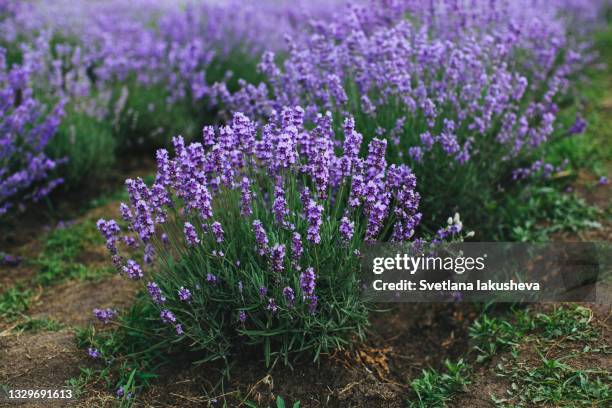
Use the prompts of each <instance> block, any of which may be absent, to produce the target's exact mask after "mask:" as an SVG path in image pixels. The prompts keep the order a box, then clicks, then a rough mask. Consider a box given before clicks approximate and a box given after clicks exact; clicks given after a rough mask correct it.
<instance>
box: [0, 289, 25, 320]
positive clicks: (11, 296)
mask: <svg viewBox="0 0 612 408" xmlns="http://www.w3.org/2000/svg"><path fill="white" fill-rule="evenodd" d="M31 296H32V292H31V290H29V289H25V288H23V287H21V286H13V287H12V288H10V289H8V290H7V291H5V292H3V293H1V294H0V318H3V319H6V320H8V321H13V320H16V319H18V318H19V317H22V316H24V313H25V312H26V311H27V310H28V308H29V307H30V298H31Z"/></svg>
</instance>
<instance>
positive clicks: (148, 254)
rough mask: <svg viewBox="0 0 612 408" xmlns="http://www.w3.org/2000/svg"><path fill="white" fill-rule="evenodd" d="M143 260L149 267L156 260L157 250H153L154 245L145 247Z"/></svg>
mask: <svg viewBox="0 0 612 408" xmlns="http://www.w3.org/2000/svg"><path fill="white" fill-rule="evenodd" d="M143 259H144V262H145V263H146V264H148V265H150V264H152V263H153V261H154V260H155V249H154V248H153V245H151V243H148V244H146V245H145V249H144V256H143Z"/></svg>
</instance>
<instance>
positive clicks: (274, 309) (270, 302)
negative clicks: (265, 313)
mask: <svg viewBox="0 0 612 408" xmlns="http://www.w3.org/2000/svg"><path fill="white" fill-rule="evenodd" d="M266 309H267V310H269V311H270V312H272V313H273V314H274V313H276V312H277V311H278V306H276V302H275V301H274V298H269V299H268V305H267V306H266Z"/></svg>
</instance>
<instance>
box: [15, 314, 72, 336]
mask: <svg viewBox="0 0 612 408" xmlns="http://www.w3.org/2000/svg"><path fill="white" fill-rule="evenodd" d="M63 328H64V325H63V324H62V323H61V322H58V321H56V320H53V319H48V318H44V319H32V318H29V317H28V318H27V319H26V320H24V321H23V322H21V323H19V324H18V325H17V326H16V327H15V328H14V330H15V331H24V332H25V331H27V332H33V333H38V332H42V331H58V330H61V329H63Z"/></svg>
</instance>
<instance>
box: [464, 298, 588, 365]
mask: <svg viewBox="0 0 612 408" xmlns="http://www.w3.org/2000/svg"><path fill="white" fill-rule="evenodd" d="M529 335H537V336H538V338H541V339H543V340H552V339H555V338H558V337H562V336H565V337H567V338H568V339H570V340H583V341H587V340H590V339H592V338H593V336H594V335H595V333H594V331H593V329H592V327H591V326H590V325H589V310H588V309H586V308H584V307H581V306H569V307H559V308H555V309H554V310H553V311H552V312H551V313H533V312H531V311H530V310H529V309H515V310H513V312H512V314H511V316H510V318H502V317H490V316H488V315H487V314H483V315H481V316H480V317H479V318H478V319H477V320H476V321H474V323H473V324H472V326H470V329H469V336H470V339H471V340H472V342H473V344H474V350H475V351H476V352H477V354H478V357H477V361H479V362H482V361H485V360H488V359H489V358H491V357H493V356H494V355H495V354H497V353H499V352H500V351H505V350H508V349H511V348H515V347H517V346H519V345H520V344H521V343H522V342H523V341H524V340H525V338H526V337H527V336H529Z"/></svg>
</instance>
